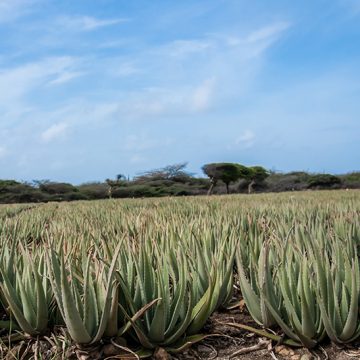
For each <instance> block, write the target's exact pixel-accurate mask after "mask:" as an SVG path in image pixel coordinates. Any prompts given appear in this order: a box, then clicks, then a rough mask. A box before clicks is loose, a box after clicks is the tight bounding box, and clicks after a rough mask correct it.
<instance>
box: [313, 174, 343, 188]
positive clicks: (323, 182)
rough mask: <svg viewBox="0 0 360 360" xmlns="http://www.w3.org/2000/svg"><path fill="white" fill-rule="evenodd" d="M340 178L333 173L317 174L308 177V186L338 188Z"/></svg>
mask: <svg viewBox="0 0 360 360" xmlns="http://www.w3.org/2000/svg"><path fill="white" fill-rule="evenodd" d="M340 184H341V179H340V178H339V177H337V176H335V175H330V174H317V175H312V176H310V177H309V179H308V187H309V188H320V189H321V188H339V187H340Z"/></svg>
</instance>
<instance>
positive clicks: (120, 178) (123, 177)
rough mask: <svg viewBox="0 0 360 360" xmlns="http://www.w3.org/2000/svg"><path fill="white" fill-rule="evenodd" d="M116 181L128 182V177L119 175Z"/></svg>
mask: <svg viewBox="0 0 360 360" xmlns="http://www.w3.org/2000/svg"><path fill="white" fill-rule="evenodd" d="M116 180H117V181H121V180H126V176H125V175H123V174H117V175H116Z"/></svg>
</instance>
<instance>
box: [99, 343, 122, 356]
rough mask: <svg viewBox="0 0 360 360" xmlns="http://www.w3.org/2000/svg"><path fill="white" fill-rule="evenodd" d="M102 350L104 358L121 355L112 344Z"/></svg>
mask: <svg viewBox="0 0 360 360" xmlns="http://www.w3.org/2000/svg"><path fill="white" fill-rule="evenodd" d="M102 350H103V353H104V355H105V356H111V355H119V354H120V353H121V349H119V348H118V347H116V346H114V345H113V344H106V345H105V346H104V347H103V349H102Z"/></svg>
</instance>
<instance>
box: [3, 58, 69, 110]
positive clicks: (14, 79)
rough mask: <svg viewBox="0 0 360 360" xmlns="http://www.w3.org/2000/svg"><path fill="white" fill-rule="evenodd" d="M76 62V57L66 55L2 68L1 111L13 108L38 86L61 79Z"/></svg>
mask: <svg viewBox="0 0 360 360" xmlns="http://www.w3.org/2000/svg"><path fill="white" fill-rule="evenodd" d="M75 63H76V61H75V59H74V58H71V57H67V56H65V57H52V58H47V59H43V60H40V61H38V62H33V63H28V64H23V65H20V66H17V67H15V68H6V69H1V68H0V111H1V108H7V109H9V108H10V109H11V108H13V107H14V106H15V105H14V103H16V102H17V101H19V100H20V99H21V97H22V96H23V95H25V94H27V93H28V92H30V91H33V90H34V89H35V88H36V87H38V86H41V85H45V84H47V83H51V82H52V81H56V79H61V77H62V76H64V74H66V73H68V72H69V69H71V68H72V67H73V66H74V65H75ZM10 84H11V86H9V85H10Z"/></svg>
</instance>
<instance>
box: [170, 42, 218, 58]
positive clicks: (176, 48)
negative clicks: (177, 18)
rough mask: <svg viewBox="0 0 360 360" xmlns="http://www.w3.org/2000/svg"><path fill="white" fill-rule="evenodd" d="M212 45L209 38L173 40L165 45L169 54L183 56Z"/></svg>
mask: <svg viewBox="0 0 360 360" xmlns="http://www.w3.org/2000/svg"><path fill="white" fill-rule="evenodd" d="M212 46H213V44H212V42H211V41H210V40H198V39H193V40H175V41H173V42H172V43H170V44H169V45H168V46H167V48H168V49H167V50H168V51H169V54H170V55H171V56H175V57H176V56H184V55H188V54H193V53H197V52H202V51H204V50H207V49H209V48H211V47H212Z"/></svg>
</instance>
